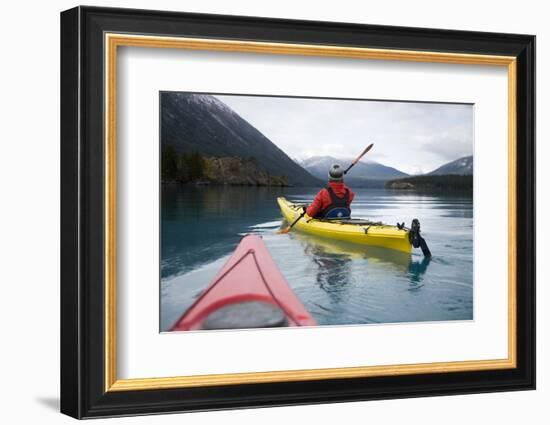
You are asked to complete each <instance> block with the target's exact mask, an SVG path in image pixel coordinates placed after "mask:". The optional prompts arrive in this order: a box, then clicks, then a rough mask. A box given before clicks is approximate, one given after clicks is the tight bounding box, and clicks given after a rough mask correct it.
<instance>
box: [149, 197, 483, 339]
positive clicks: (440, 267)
mask: <svg viewBox="0 0 550 425" xmlns="http://www.w3.org/2000/svg"><path fill="white" fill-rule="evenodd" d="M317 190H318V189H317V188H261V187H258V188H257V187H181V186H174V187H163V190H162V204H161V214H162V216H161V291H160V296H161V327H162V329H166V327H167V326H168V325H169V324H171V323H172V322H173V321H174V320H175V319H176V318H177V317H179V316H180V315H181V313H182V311H183V310H184V309H185V308H186V307H187V306H188V305H189V304H190V303H191V302H192V300H193V299H194V297H195V296H196V294H197V293H200V292H201V291H202V290H203V289H204V288H206V286H207V285H208V283H209V282H210V281H211V279H212V278H213V277H214V276H215V274H216V273H217V271H218V270H219V269H220V268H221V267H222V266H223V263H224V262H225V261H226V260H227V258H228V256H229V255H230V254H231V252H233V250H234V249H235V247H236V246H237V245H238V243H239V241H240V239H241V238H242V236H243V235H244V234H247V233H255V234H258V235H260V236H261V237H262V238H263V240H264V242H265V243H266V245H267V247H268V250H269V251H270V253H271V255H272V257H273V259H274V260H275V262H276V264H277V265H278V267H279V269H280V270H281V272H282V273H283V275H284V276H285V278H286V280H287V281H288V282H289V284H290V286H291V287H292V289H293V291H294V292H295V294H296V295H297V296H298V298H300V300H301V301H302V302H303V304H304V305H305V306H306V308H307V309H308V310H309V311H310V313H311V314H312V315H314V317H315V318H316V319H317V321H318V323H319V324H323V325H324V324H328V325H336V324H360V323H376V322H378V323H388V322H415V321H421V320H430V321H434V320H469V319H471V318H472V311H473V309H472V303H473V266H472V247H473V219H472V217H473V208H472V200H471V198H467V197H452V196H445V197H444V196H435V195H433V196H432V195H415V194H412V193H407V194H399V193H394V192H386V191H384V190H372V189H357V190H356V191H355V192H356V200H355V201H354V208H353V214H354V216H355V217H357V218H366V219H370V220H373V221H384V222H387V223H396V222H402V221H405V222H406V223H410V221H411V220H412V218H415V217H418V218H419V219H420V221H421V226H422V231H423V235H424V237H425V238H426V240H427V242H428V245H429V246H430V249H431V250H432V252H433V253H434V258H433V259H432V260H428V259H425V258H424V257H423V256H422V254H421V253H420V251H419V250H415V251H414V252H413V254H412V255H409V254H405V253H402V252H398V251H393V250H389V249H384V248H379V247H369V246H361V245H356V244H350V243H346V242H343V241H335V240H331V239H324V238H320V237H316V236H314V235H307V234H302V233H299V232H297V231H294V230H293V231H291V232H290V233H289V234H288V235H277V234H276V230H277V228H278V227H279V226H280V225H281V214H280V211H279V209H278V207H277V204H276V202H275V200H276V198H277V197H278V196H286V197H287V198H289V199H290V200H292V201H294V202H308V201H311V199H312V198H313V196H314V195H315V193H316V192H317Z"/></svg>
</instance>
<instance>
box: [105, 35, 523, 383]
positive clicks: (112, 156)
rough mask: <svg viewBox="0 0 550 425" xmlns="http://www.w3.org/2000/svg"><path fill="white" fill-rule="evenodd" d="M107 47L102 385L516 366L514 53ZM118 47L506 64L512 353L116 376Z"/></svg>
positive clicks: (189, 43)
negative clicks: (489, 357)
mask: <svg viewBox="0 0 550 425" xmlns="http://www.w3.org/2000/svg"><path fill="white" fill-rule="evenodd" d="M104 43H105V44H104V46H105V68H104V69H105V88H104V90H105V116H104V118H105V134H104V137H105V140H104V143H105V188H104V189H105V235H104V236H105V276H104V277H105V376H104V380H105V391H132V390H149V389H161V388H163V389H166V388H181V387H200V386H213V385H236V384H253V383H268V382H285V381H311V380H320V379H337V378H358V377H374V376H389V375H410V374H416V373H448V372H463V371H482V370H496V369H510V368H515V367H516V364H517V358H516V331H517V323H516V307H517V305H516V285H517V281H516V242H517V239H516V236H517V235H516V231H517V230H516V199H517V197H516V143H517V141H516V84H517V77H516V58H515V57H513V56H493V55H477V54H461V53H443V52H424V51H410V50H391V49H370V48H357V47H337V46H325V45H307V44H286V43H267V42H255V41H235V40H213V39H200V38H178V37H160V36H148V35H128V34H116V33H106V34H105V39H104ZM120 46H133V47H149V48H170V49H190V50H209V51H230V52H248V53H262V54H280V55H302V56H325V57H341V58H355V59H377V60H398V61H407V62H436V63H451V64H470V65H494V66H504V67H507V71H508V357H507V358H506V359H495V360H471V361H455V362H436V363H419V364H399V365H381V366H363V367H343V368H326V369H304V370H288V371H286V370H285V371H272V372H252V373H230V374H215V375H193V376H174V377H164V378H155V377H152V378H140V379H118V378H117V371H116V362H117V350H116V347H117V338H116V337H117V332H116V330H117V324H116V277H117V272H116V265H117V255H116V248H117V242H116V234H117V229H116V211H117V204H116V199H117V196H116V187H117V181H116V163H117V157H116V143H117V142H116V136H117V133H116V123H117V119H116V117H117V111H116V105H117V104H116V99H117V48H118V47H120Z"/></svg>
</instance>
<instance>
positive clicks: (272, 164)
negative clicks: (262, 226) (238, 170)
mask: <svg viewBox="0 0 550 425" xmlns="http://www.w3.org/2000/svg"><path fill="white" fill-rule="evenodd" d="M160 103H161V141H162V144H163V145H164V146H168V145H172V146H174V147H175V149H176V151H177V153H179V154H183V153H192V152H197V153H200V154H202V155H204V156H208V157H216V158H221V157H238V158H242V159H252V158H253V159H254V160H255V163H256V165H257V167H258V169H259V170H260V171H263V172H266V173H268V174H269V175H272V176H285V177H286V178H287V179H288V182H289V183H290V184H291V185H295V186H318V185H319V184H321V182H319V180H317V179H316V178H315V177H313V176H312V175H311V174H310V173H309V172H307V171H306V170H304V169H303V168H302V167H301V166H300V165H298V164H297V163H295V162H294V161H293V160H292V159H291V158H289V157H288V156H287V155H286V154H285V153H284V152H283V151H282V150H281V149H279V148H278V147H277V146H276V145H275V144H274V143H273V142H271V140H269V139H268V138H267V137H266V136H264V135H263V134H262V133H261V132H260V131H258V130H257V129H256V128H254V127H253V126H252V125H251V124H250V123H248V122H247V121H246V120H244V119H243V118H242V117H241V116H239V115H238V114H237V113H236V112H235V111H233V110H232V109H231V108H230V107H229V106H227V105H226V104H225V103H223V102H222V101H220V100H219V99H217V98H215V97H213V96H210V95H203V94H193V93H173V92H163V93H161V99H160Z"/></svg>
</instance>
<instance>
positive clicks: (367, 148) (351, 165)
mask: <svg viewBox="0 0 550 425" xmlns="http://www.w3.org/2000/svg"><path fill="white" fill-rule="evenodd" d="M373 146H374V143H371V144H370V145H368V146H367V147H366V148H365V150H364V151H363V152H361V155H359V156H358V157H357V158H355V159H354V160H353V162H352V163H351V164H350V166H349V167H348V168H346V171H344V174H347V173H348V171H349V170H351V167H353V166H354V165H355V164H357V163H358V162H359V160H360V159H361V158H363V157H364V156H365V154H366V153H367V152H368V151H370V150H371V149H372V147H373Z"/></svg>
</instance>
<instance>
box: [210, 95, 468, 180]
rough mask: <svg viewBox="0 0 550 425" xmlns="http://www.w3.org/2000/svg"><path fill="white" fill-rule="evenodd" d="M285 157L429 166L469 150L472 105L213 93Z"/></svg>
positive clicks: (415, 168) (412, 167) (405, 167)
mask: <svg viewBox="0 0 550 425" xmlns="http://www.w3.org/2000/svg"><path fill="white" fill-rule="evenodd" d="M217 97H218V98H219V99H220V100H222V101H223V102H224V103H226V104H227V105H228V106H230V107H231V108H232V109H233V110H235V111H236V112H237V113H238V114H239V115H241V116H242V117H243V118H244V119H246V120H247V121H248V122H249V123H250V124H252V125H253V126H255V127H256V128H257V129H258V130H260V131H261V132H262V133H263V134H265V135H266V136H267V137H268V138H269V139H270V140H271V141H272V142H273V143H275V144H276V145H277V146H279V147H280V148H281V149H282V150H283V151H285V152H286V153H287V154H288V155H289V156H290V157H293V158H302V159H303V158H307V157H310V156H315V155H330V156H335V157H339V158H342V157H354V156H355V155H357V153H359V152H361V150H362V149H364V147H365V146H366V145H367V144H369V143H375V147H374V149H373V150H372V151H371V152H369V158H370V159H372V160H376V161H380V162H382V163H384V164H385V165H389V166H392V167H395V168H397V169H400V170H403V171H405V172H415V173H418V172H419V171H421V172H426V171H430V170H432V169H435V168H437V167H439V166H440V165H442V164H443V163H445V162H449V161H452V160H455V159H457V158H459V157H462V156H466V155H471V154H472V152H473V107H472V105H464V104H442V103H419V102H390V101H368V100H365V101H363V100H359V101H358V100H335V99H304V98H289V97H285V98H281V97H268V96H217Z"/></svg>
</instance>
